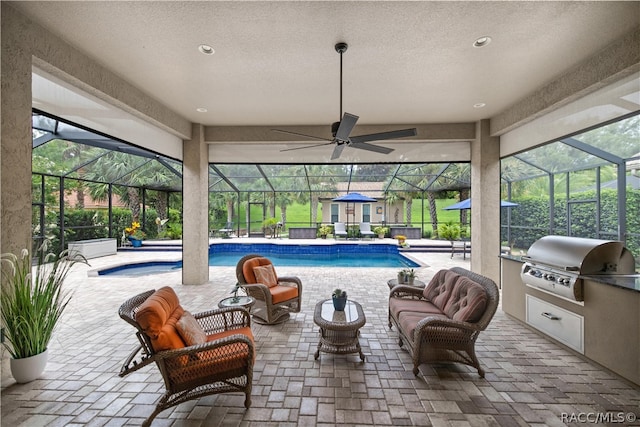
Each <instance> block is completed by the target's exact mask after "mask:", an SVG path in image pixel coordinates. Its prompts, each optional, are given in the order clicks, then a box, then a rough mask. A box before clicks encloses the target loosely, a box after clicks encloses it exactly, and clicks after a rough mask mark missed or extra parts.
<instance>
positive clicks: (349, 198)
mask: <svg viewBox="0 0 640 427" xmlns="http://www.w3.org/2000/svg"><path fill="white" fill-rule="evenodd" d="M333 201H334V202H346V203H354V204H355V203H370V202H376V201H377V200H376V199H373V198H371V197H368V196H365V195H363V194H360V193H347V194H345V195H344V196H339V197H336V198H335V199H333ZM355 220H356V214H355V209H354V212H353V221H354V222H355ZM348 229H349V215H348V214H347V230H348Z"/></svg>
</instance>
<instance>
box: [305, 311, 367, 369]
mask: <svg viewBox="0 0 640 427" xmlns="http://www.w3.org/2000/svg"><path fill="white" fill-rule="evenodd" d="M313 321H314V322H315V324H316V325H318V326H320V342H319V343H318V349H317V350H316V353H315V355H314V358H315V359H316V360H317V359H318V357H320V352H321V351H323V352H325V353H333V354H349V353H359V354H360V360H362V361H363V362H364V354H362V349H361V348H360V341H359V340H358V336H359V335H360V328H361V327H363V326H364V324H365V323H366V322H367V319H366V317H365V316H364V311H362V306H361V305H360V304H358V303H357V302H355V301H353V300H347V305H346V306H345V308H344V311H336V310H335V309H334V308H333V301H332V300H331V299H325V300H322V301H319V302H318V303H317V304H316V309H315V312H314V315H313Z"/></svg>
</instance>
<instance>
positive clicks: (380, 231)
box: [373, 225, 389, 239]
mask: <svg viewBox="0 0 640 427" xmlns="http://www.w3.org/2000/svg"><path fill="white" fill-rule="evenodd" d="M373 232H374V233H376V234H377V235H378V238H379V239H384V236H385V235H386V234H387V233H388V232H389V227H383V226H381V225H379V226H377V227H374V228H373Z"/></svg>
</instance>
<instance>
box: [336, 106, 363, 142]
mask: <svg viewBox="0 0 640 427" xmlns="http://www.w3.org/2000/svg"><path fill="white" fill-rule="evenodd" d="M358 119H359V117H358V116H354V115H353V114H349V113H344V115H343V116H342V120H340V126H338V130H337V131H336V139H337V140H338V141H349V134H351V131H352V130H353V128H354V127H355V125H356V122H357V121H358Z"/></svg>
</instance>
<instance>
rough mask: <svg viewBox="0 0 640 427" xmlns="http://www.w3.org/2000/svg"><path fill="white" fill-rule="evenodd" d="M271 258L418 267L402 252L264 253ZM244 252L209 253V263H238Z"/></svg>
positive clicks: (279, 262) (298, 263) (290, 262)
mask: <svg viewBox="0 0 640 427" xmlns="http://www.w3.org/2000/svg"><path fill="white" fill-rule="evenodd" d="M262 255H264V256H266V257H267V258H269V260H271V262H272V263H273V265H275V266H276V267H277V266H283V267H400V268H403V267H417V266H418V264H416V263H414V262H413V261H411V260H410V259H408V258H405V257H404V256H402V255H400V254H366V255H364V256H363V255H357V254H339V255H327V254H304V255H293V254H262ZM243 256H244V254H237V253H216V254H210V255H209V265H211V266H229V265H236V264H237V263H238V261H240V258H242V257H243Z"/></svg>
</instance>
